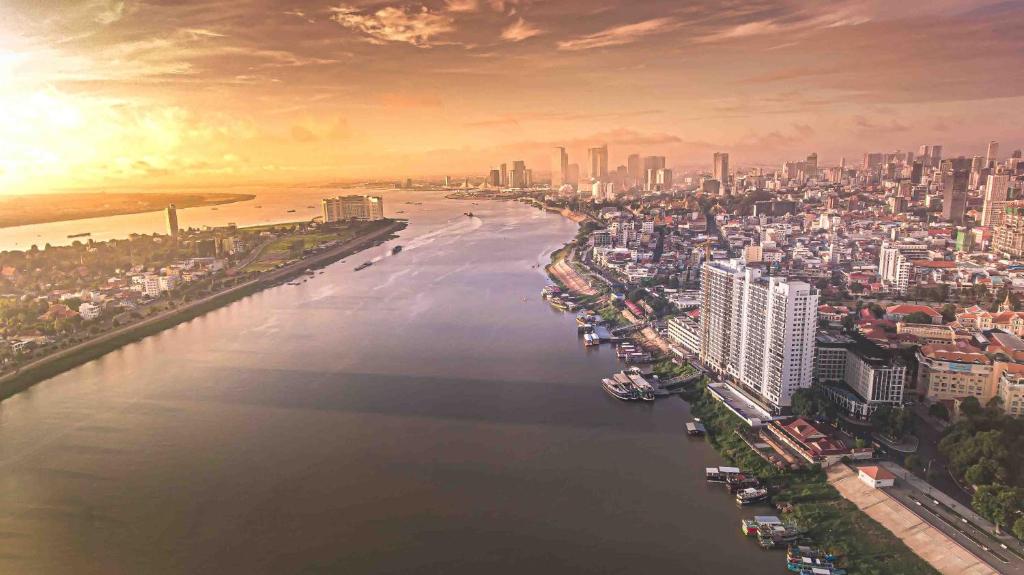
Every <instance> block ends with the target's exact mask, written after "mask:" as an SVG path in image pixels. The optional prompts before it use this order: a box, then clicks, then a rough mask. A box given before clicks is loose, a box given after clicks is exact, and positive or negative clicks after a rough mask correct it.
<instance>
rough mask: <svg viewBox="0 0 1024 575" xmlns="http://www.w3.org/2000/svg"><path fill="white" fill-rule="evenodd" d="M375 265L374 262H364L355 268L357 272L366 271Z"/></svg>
mask: <svg viewBox="0 0 1024 575" xmlns="http://www.w3.org/2000/svg"><path fill="white" fill-rule="evenodd" d="M372 265H373V262H363V263H361V264H359V265H357V266H356V267H355V271H359V270H365V269H366V268H368V267H370V266H372Z"/></svg>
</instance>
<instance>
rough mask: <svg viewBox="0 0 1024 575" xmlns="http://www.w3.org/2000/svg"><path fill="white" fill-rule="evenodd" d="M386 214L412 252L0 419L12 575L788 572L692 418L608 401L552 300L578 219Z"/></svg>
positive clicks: (133, 350) (155, 349) (2, 497)
mask: <svg viewBox="0 0 1024 575" xmlns="http://www.w3.org/2000/svg"><path fill="white" fill-rule="evenodd" d="M407 201H415V202H421V203H420V205H411V204H406V203H405V202H407ZM386 202H387V203H388V212H389V214H392V215H394V214H395V212H396V211H398V210H402V211H404V212H405V213H404V214H400V215H403V216H406V217H408V218H409V219H410V225H409V227H408V228H407V229H406V230H404V231H402V232H401V237H400V238H399V239H398V240H395V241H393V242H390V243H388V244H385V245H382V246H379V247H376V248H372V249H371V250H369V251H368V252H366V253H361V254H357V255H355V256H352V257H349V258H348V260H347V261H345V262H341V263H336V264H334V265H332V266H329V267H328V268H326V269H325V270H324V273H323V274H319V275H316V276H315V277H313V278H311V279H309V280H308V281H307V282H305V283H303V284H301V285H298V286H289V285H283V286H279V287H275V288H272V289H268V290H265V291H263V292H260V293H258V294H255V295H253V296H250V297H247V298H245V299H243V300H241V301H238V302H236V303H234V304H231V305H229V306H226V307H224V308H221V309H218V310H216V311H213V312H211V313H209V314H206V315H204V316H202V317H200V318H197V319H195V320H192V321H190V322H188V323H185V324H182V325H180V326H177V327H175V328H173V329H170V330H168V331H165V332H163V333H160V334H158V335H155V336H152V337H149V338H146V339H144V340H142V341H140V342H138V343H135V344H131V345H128V346H126V347H124V348H122V349H120V350H118V351H116V352H113V353H111V354H108V355H106V356H105V357H103V358H101V359H99V360H96V361H93V362H90V363H88V364H85V365H83V366H81V367H79V368H77V369H74V370H72V371H69V372H67V373H64V374H62V375H60V376H57V377H54V378H52V379H50V380H48V381H45V382H42V383H40V384H38V385H37V386H35V387H33V388H31V389H30V390H28V391H26V392H24V393H22V394H19V395H17V396H15V397H13V398H11V399H9V400H7V401H4V402H3V403H2V404H0V573H19V574H35V573H47V574H48V573H74V574H93V573H95V574H111V573H133V574H134V573H146V574H150V573H157V574H159V573H359V574H361V573H368V574H378V573H445V574H462V573H466V574H479V573H488V574H491V573H499V574H503V573H510V574H512V573H515V574H521V573H523V572H527V573H645V574H651V573H673V574H676V573H733V572H749V571H751V570H752V569H758V568H759V567H760V566H762V565H764V566H765V567H767V568H768V571H769V572H780V573H781V572H784V569H785V567H784V561H783V559H782V555H781V554H777V553H772V554H766V553H764V552H762V551H761V550H760V549H759V548H758V547H757V545H756V544H755V542H754V541H752V540H750V539H747V538H744V537H743V536H742V535H741V534H740V532H739V520H740V518H741V517H743V516H747V515H751V514H752V513H753V512H752V511H751V510H743V511H741V510H740V509H738V508H737V507H736V506H735V504H734V503H733V502H732V500H731V499H730V498H729V496H728V494H727V492H726V491H725V490H724V489H722V488H721V487H719V486H709V485H707V484H705V483H704V481H703V477H702V476H703V468H704V467H706V466H708V465H717V464H719V463H720V459H719V458H718V456H717V455H716V454H715V453H714V451H713V450H712V449H711V448H710V446H708V445H707V444H706V443H704V442H703V441H699V440H692V439H690V438H688V437H687V436H686V434H685V432H684V423H685V422H686V421H687V420H688V417H689V415H688V409H687V405H686V404H685V402H683V401H682V400H680V399H678V398H670V399H662V400H659V401H658V402H656V403H655V404H654V405H636V404H627V403H623V402H619V401H617V400H614V399H612V398H610V397H609V396H607V395H606V394H605V393H604V392H603V391H602V390H601V388H600V386H599V381H600V379H601V378H602V377H605V376H607V375H608V374H610V373H612V372H613V371H614V370H616V369H618V368H619V366H618V364H617V361H616V359H615V356H614V353H613V352H612V350H611V349H609V348H607V347H602V348H601V349H596V350H595V349H592V348H591V349H586V348H584V347H583V346H582V345H581V343H580V342H579V340H578V339H577V337H576V330H575V322H574V319H573V317H572V316H571V315H567V314H561V313H559V312H556V311H555V310H553V309H551V308H550V307H548V306H547V305H546V304H544V303H543V302H542V301H541V299H540V297H539V292H540V288H541V287H542V286H543V285H544V283H545V279H544V276H543V274H542V270H541V269H540V268H538V267H535V266H537V265H538V264H543V263H546V262H547V260H548V258H549V255H550V253H551V251H552V250H553V249H555V248H557V247H558V246H560V245H561V244H562V243H564V242H565V241H567V240H568V239H570V238H571V237H572V236H573V235H574V233H575V224H572V223H571V222H569V221H567V220H564V219H562V218H560V217H559V216H556V215H552V214H547V213H543V212H540V211H538V210H535V209H532V208H528V207H526V206H523V205H520V204H514V203H497V202H481V203H480V204H472V203H470V202H467V201H452V200H443V199H441V198H440V196H439V195H437V194H429V193H419V194H412V193H392V194H388V196H387V199H386ZM464 211H473V212H474V213H475V214H476V215H477V216H478V217H474V218H468V217H466V216H464V215H462V212H464ZM396 243H400V244H402V245H403V246H404V248H405V249H404V250H403V251H402V252H401V253H399V254H398V255H395V256H391V255H388V254H389V252H390V248H391V246H393V245H394V244H396ZM371 258H373V259H375V260H376V263H375V264H374V265H373V266H372V267H370V268H368V269H366V270H363V271H360V272H354V271H353V269H352V268H353V265H354V264H358V263H360V262H362V261H364V260H367V259H371Z"/></svg>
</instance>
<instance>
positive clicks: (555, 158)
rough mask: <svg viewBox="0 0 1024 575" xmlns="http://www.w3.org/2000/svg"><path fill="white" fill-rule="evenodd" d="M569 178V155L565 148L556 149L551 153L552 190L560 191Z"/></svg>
mask: <svg viewBox="0 0 1024 575" xmlns="http://www.w3.org/2000/svg"><path fill="white" fill-rule="evenodd" d="M568 176H569V154H567V153H565V148H560V147H559V148H555V149H554V151H553V152H552V153H551V188H552V189H558V188H560V187H561V186H562V184H564V183H566V180H567V178H568Z"/></svg>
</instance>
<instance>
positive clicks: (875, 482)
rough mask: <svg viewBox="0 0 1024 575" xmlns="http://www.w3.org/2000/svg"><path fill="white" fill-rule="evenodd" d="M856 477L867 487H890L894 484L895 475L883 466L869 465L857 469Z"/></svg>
mask: <svg viewBox="0 0 1024 575" xmlns="http://www.w3.org/2000/svg"><path fill="white" fill-rule="evenodd" d="M857 477H858V478H860V480H861V481H863V482H864V483H866V484H867V485H868V486H869V487H872V488H874V489H878V488H880V487H892V486H893V485H895V484H896V475H895V474H894V473H893V472H891V471H889V470H888V469H886V468H884V467H879V466H877V465H869V466H867V467H861V468H858V469H857Z"/></svg>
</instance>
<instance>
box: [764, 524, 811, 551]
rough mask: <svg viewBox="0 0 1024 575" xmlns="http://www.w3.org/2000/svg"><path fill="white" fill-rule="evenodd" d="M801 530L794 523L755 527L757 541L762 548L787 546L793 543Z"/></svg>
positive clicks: (800, 533)
mask: <svg viewBox="0 0 1024 575" xmlns="http://www.w3.org/2000/svg"><path fill="white" fill-rule="evenodd" d="M802 534H803V532H802V531H801V530H800V529H798V528H797V527H796V526H795V525H790V524H786V523H783V524H782V525H762V526H760V527H758V529H757V543H758V545H760V546H761V547H762V548H764V549H775V548H777V547H788V546H789V545H790V544H792V543H795V542H796V541H797V539H799V538H800V536H801V535H802Z"/></svg>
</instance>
